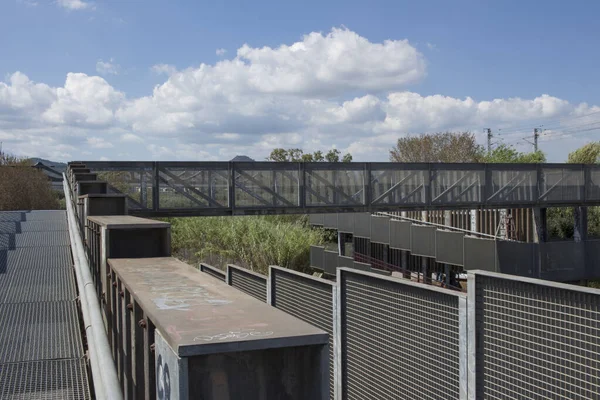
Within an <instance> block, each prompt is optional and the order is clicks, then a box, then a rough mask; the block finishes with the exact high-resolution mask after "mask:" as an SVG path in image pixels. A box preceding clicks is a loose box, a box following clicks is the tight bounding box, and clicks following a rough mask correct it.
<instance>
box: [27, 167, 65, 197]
mask: <svg viewBox="0 0 600 400" xmlns="http://www.w3.org/2000/svg"><path fill="white" fill-rule="evenodd" d="M33 167H34V168H37V169H38V170H39V171H42V172H43V173H44V174H46V176H47V177H48V180H49V181H50V184H51V185H52V189H54V190H56V191H57V192H62V191H63V177H62V172H60V171H57V170H56V169H54V168H52V167H54V165H53V166H52V167H49V166H47V165H45V164H44V163H42V162H41V161H38V162H37V163H35V164H34V165H33Z"/></svg>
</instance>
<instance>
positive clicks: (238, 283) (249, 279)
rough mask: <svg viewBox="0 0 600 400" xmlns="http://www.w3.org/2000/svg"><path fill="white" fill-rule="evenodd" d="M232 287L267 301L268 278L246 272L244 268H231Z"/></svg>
mask: <svg viewBox="0 0 600 400" xmlns="http://www.w3.org/2000/svg"><path fill="white" fill-rule="evenodd" d="M229 271H230V274H231V275H230V281H229V283H230V284H231V286H233V287H235V288H237V289H239V290H241V291H242V292H244V293H246V294H249V295H250V296H252V297H254V298H257V299H258V300H260V301H264V302H266V301H267V278H266V277H265V276H261V275H259V274H253V273H251V272H249V271H244V269H243V268H239V267H232V266H229Z"/></svg>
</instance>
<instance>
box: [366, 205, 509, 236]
mask: <svg viewBox="0 0 600 400" xmlns="http://www.w3.org/2000/svg"><path fill="white" fill-rule="evenodd" d="M372 215H375V216H380V217H389V218H396V219H401V220H405V221H408V222H414V223H417V224H419V225H429V226H435V227H436V228H442V229H445V230H449V231H457V232H462V233H465V234H468V235H471V236H481V237H485V238H490V239H494V240H506V241H512V242H514V241H515V240H509V239H504V238H501V237H499V236H498V235H490V234H488V233H480V232H473V231H471V230H469V229H463V228H456V227H453V226H448V225H442V224H436V223H435V222H427V221H421V220H420V219H414V218H409V217H403V216H402V215H396V214H390V213H388V212H384V211H377V212H374V213H373V214H372Z"/></svg>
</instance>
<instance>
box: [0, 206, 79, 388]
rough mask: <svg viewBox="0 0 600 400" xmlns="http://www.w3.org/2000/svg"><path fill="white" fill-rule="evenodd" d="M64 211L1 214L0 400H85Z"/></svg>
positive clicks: (72, 277) (75, 293) (73, 280)
mask: <svg viewBox="0 0 600 400" xmlns="http://www.w3.org/2000/svg"><path fill="white" fill-rule="evenodd" d="M67 226H68V225H67V217H66V212H65V211H29V212H20V211H14V212H13V211H11V212H0V399H88V398H90V389H89V382H88V378H87V372H86V363H85V359H84V351H83V343H82V339H81V330H80V324H79V319H78V311H77V303H76V301H75V298H76V297H77V291H76V284H75V276H74V272H73V268H72V264H73V262H72V258H71V248H70V243H69V232H68V227H67Z"/></svg>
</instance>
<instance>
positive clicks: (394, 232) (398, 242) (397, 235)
mask: <svg viewBox="0 0 600 400" xmlns="http://www.w3.org/2000/svg"><path fill="white" fill-rule="evenodd" d="M411 226H412V223H410V222H407V221H394V220H392V221H390V247H392V248H394V249H400V250H406V251H411V250H412V247H411V240H410V236H411V234H410V232H411V229H410V228H411Z"/></svg>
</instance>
